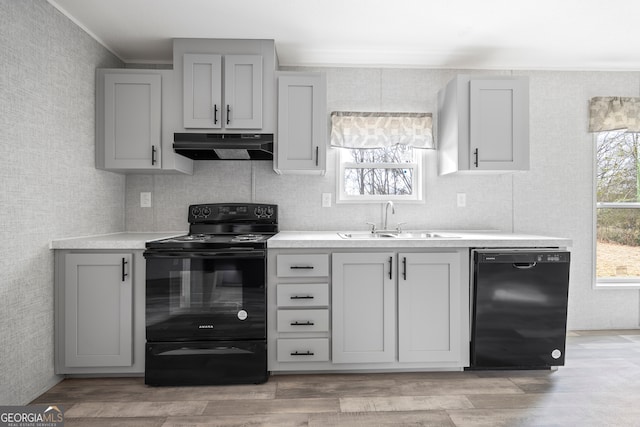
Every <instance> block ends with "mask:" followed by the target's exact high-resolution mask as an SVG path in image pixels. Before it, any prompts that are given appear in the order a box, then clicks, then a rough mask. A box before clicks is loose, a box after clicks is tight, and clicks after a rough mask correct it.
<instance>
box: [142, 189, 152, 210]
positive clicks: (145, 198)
mask: <svg viewBox="0 0 640 427" xmlns="http://www.w3.org/2000/svg"><path fill="white" fill-rule="evenodd" d="M140 207H141V208H150V207H151V193H150V192H148V191H142V192H141V193H140Z"/></svg>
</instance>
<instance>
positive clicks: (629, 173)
mask: <svg viewBox="0 0 640 427" xmlns="http://www.w3.org/2000/svg"><path fill="white" fill-rule="evenodd" d="M639 164H640V133H637V132H625V131H620V130H618V131H608V132H598V133H596V174H595V175H596V219H597V220H596V280H597V282H600V283H602V284H605V285H606V284H607V283H609V284H611V283H612V282H615V283H621V282H622V283H624V282H627V283H634V284H636V283H640V168H639Z"/></svg>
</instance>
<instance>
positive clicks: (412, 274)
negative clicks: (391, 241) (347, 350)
mask: <svg viewBox="0 0 640 427" xmlns="http://www.w3.org/2000/svg"><path fill="white" fill-rule="evenodd" d="M398 264H399V266H398V269H399V270H398V353H399V354H398V356H399V357H398V359H399V361H400V362H445V361H447V362H448V361H457V360H460V357H461V355H460V352H461V349H460V328H461V324H460V323H461V320H460V319H461V313H460V304H459V301H460V298H461V297H462V295H461V294H460V292H461V283H460V261H459V256H458V254H456V253H400V254H399V255H398Z"/></svg>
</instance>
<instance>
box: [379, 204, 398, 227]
mask: <svg viewBox="0 0 640 427" xmlns="http://www.w3.org/2000/svg"><path fill="white" fill-rule="evenodd" d="M389 206H391V214H392V215H395V213H396V208H395V207H394V206H393V202H392V201H391V200H389V201H388V202H387V203H386V205H385V206H384V223H383V224H382V229H383V230H385V231H386V230H388V228H387V216H388V214H389Z"/></svg>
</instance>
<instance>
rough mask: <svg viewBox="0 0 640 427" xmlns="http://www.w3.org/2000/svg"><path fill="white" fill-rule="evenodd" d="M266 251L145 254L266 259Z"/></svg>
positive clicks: (150, 254)
mask: <svg viewBox="0 0 640 427" xmlns="http://www.w3.org/2000/svg"><path fill="white" fill-rule="evenodd" d="M265 256H266V253H265V251H253V250H252V251H247V252H242V251H237V252H235V251H221V252H187V251H185V252H165V251H161V252H151V251H147V252H145V253H144V257H145V258H264V257H265Z"/></svg>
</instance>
